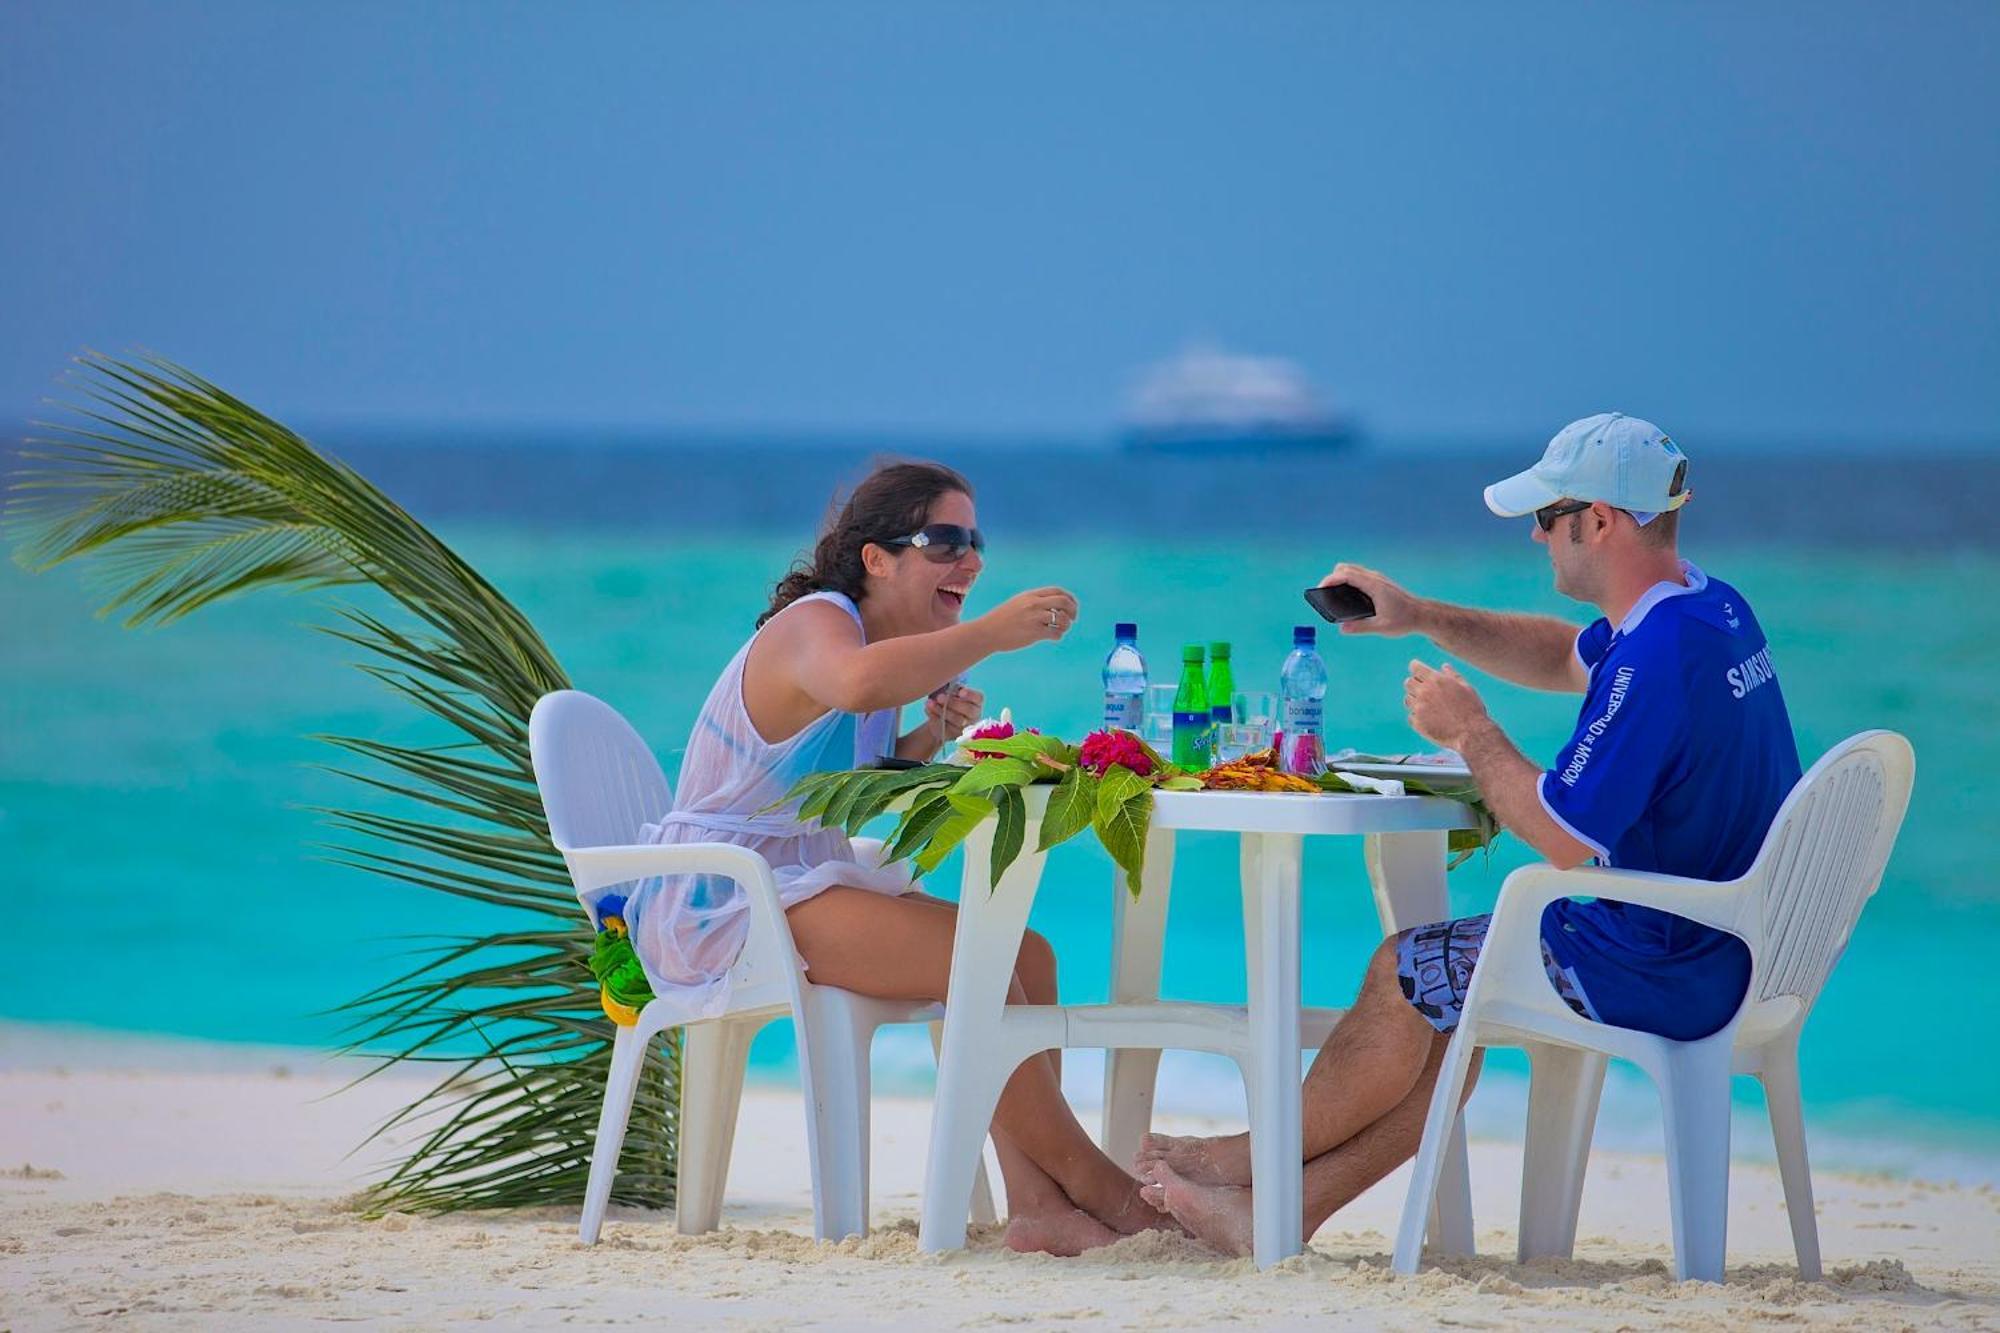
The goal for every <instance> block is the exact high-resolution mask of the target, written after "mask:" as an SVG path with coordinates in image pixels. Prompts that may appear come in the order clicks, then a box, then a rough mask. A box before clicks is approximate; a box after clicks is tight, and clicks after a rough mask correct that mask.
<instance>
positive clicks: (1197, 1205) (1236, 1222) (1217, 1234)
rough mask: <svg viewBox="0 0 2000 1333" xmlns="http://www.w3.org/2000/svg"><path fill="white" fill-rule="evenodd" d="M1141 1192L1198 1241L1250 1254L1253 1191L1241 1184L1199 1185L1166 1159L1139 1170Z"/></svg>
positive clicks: (1222, 1249) (1147, 1200) (1252, 1238)
mask: <svg viewBox="0 0 2000 1333" xmlns="http://www.w3.org/2000/svg"><path fill="white" fill-rule="evenodd" d="M1140 1178H1141V1179H1142V1180H1144V1181H1145V1184H1144V1185H1143V1186H1141V1188H1140V1191H1139V1192H1140V1194H1141V1196H1142V1197H1144V1198H1145V1200H1146V1202H1147V1203H1150V1204H1152V1205H1153V1206H1154V1207H1155V1208H1158V1209H1160V1210H1161V1211H1162V1212H1167V1213H1172V1214H1173V1215H1174V1219H1175V1220H1176V1221H1178V1222H1179V1223H1180V1224H1181V1225H1182V1226H1184V1227H1186V1228H1187V1229H1188V1233H1189V1234H1190V1235H1192V1236H1193V1237H1194V1238H1195V1239H1196V1240H1199V1241H1201V1242H1202V1243H1203V1244H1205V1245H1209V1246H1211V1247H1213V1248H1215V1249H1218V1250H1221V1251H1222V1252H1223V1253H1224V1254H1236V1255H1243V1254H1248V1253H1250V1250H1251V1245H1252V1242H1253V1240H1254V1239H1255V1219H1254V1217H1253V1215H1252V1213H1251V1211H1250V1191H1249V1190H1248V1189H1246V1188H1245V1187H1243V1186H1241V1185H1200V1184H1196V1183H1195V1182H1193V1181H1191V1180H1189V1179H1187V1178H1186V1177H1185V1176H1183V1175H1181V1174H1180V1173H1179V1172H1177V1171H1175V1170H1174V1169H1173V1168H1172V1167H1171V1166H1168V1165H1167V1164H1166V1163H1165V1162H1158V1161H1156V1162H1151V1163H1148V1164H1147V1167H1146V1169H1145V1170H1144V1171H1143V1172H1141V1173H1140Z"/></svg>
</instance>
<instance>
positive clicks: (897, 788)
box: [847, 764, 958, 838]
mask: <svg viewBox="0 0 2000 1333" xmlns="http://www.w3.org/2000/svg"><path fill="white" fill-rule="evenodd" d="M887 777H888V779H889V780H888V781H886V782H878V783H875V784H873V785H872V786H870V788H869V790H868V799H867V800H865V801H856V802H855V803H854V808H853V809H852V810H850V811H848V814H847V836H848V837H850V838H851V837H854V836H855V835H857V834H859V833H860V832H861V830H862V829H863V828H865V827H867V825H868V821H869V820H871V819H873V818H875V817H876V816H877V815H879V814H881V813H882V812H883V811H885V810H887V809H888V808H889V807H890V806H892V805H894V804H895V803H896V802H897V801H899V800H901V799H903V798H904V797H905V796H908V795H909V794H910V793H912V792H915V791H918V790H920V789H922V788H924V787H927V786H943V785H947V784H949V783H951V782H953V781H955V780H956V779H957V777H958V770H957V769H955V768H952V767H950V766H948V765H945V764H929V765H926V766H925V767H923V768H913V769H909V770H907V771H904V772H898V773H890V774H888V775H887Z"/></svg>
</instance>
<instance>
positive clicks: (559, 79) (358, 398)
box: [0, 0, 2000, 442]
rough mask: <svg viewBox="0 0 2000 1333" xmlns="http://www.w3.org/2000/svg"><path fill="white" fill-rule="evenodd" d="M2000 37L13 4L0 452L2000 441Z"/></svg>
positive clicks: (1693, 22)
mask: <svg viewBox="0 0 2000 1333" xmlns="http://www.w3.org/2000/svg"><path fill="white" fill-rule="evenodd" d="M1996 56H2000V6H1993V5H1989V4H1951V3H1926V4H1923V5H1920V6H1909V7H1905V6H1884V5H1878V4H1854V3H1826V4H1811V5H1806V4H1762V5H1757V6H1748V7H1740V6H1735V5H1675V6H1667V5H1582V4H1507V5H1490V4H1485V5H1469V4H1468V5H1452V4H1442V5H1400V4H1395V5H1390V4H1384V5H1374V6H1360V5H1335V4H1261V5H1260V4H1214V5H1192V4H1175V3H1143V4H1127V3H1093V4H1087V5H1076V4H1066V3H1064V4H1008V5H981V6H974V5H959V4H917V3H914V0H913V2H912V3H908V4H891V5H881V4H862V5H856V4H784V3H764V4H755V5H732V6H680V5H671V6H670V5H650V4H649V5H633V6H620V5H609V4H596V5H589V6H556V5H546V6H519V7H510V6H505V5H496V4H479V5H473V4H453V5H442V4H428V5H426V4H415V5H400V4H399V5H391V4H381V3H377V4H341V5H331V4H306V3H299V4H275V5H274V4H268V3H255V4H242V5H237V4H222V3H181V4H172V5H167V4H150V5H132V4H126V3H109V4H105V3H100V4H93V5H88V6H78V5H73V4H57V3H41V2H40V0H35V2H32V3H24V2H23V0H11V2H10V3H9V4H7V5H5V6H4V7H0V181H4V182H5V191H6V203H5V204H4V206H0V256H4V260H0V420H6V419H18V418H19V417H21V416H23V415H26V414H27V413H28V412H29V411H30V410H31V406H32V404H33V403H34V402H35V401H36V400H37V399H38V398H39V397H40V396H42V395H43V394H44V393H46V392H47V391H48V389H49V386H50V384H51V382H52V380H53V378H54V376H55V374H56V373H57V372H58V371H59V370H60V368H61V366H62V364H63V363H64V360H65V358H66V357H67V356H69V355H70V354H71V353H73V352H75V351H76V350H78V349H80V348H83V347H86V346H89V347H97V348H102V349H106V350H117V349H122V348H128V347H135V346H144V347H148V348H152V349H155V350H158V351H160V352H162V353H164V354H166V355H169V356H171V357H173V358H174V359H177V360H180V361H182V362H184V363H186V364H188V365H190V366H192V367H194V368H195V369H197V370H199V371H200V372H202V373H203V374H205V375H207V376H209V377H210V378H213V379H216V380H217V381H219V382H221V383H223V384H224V385H225V386H227V387H229V388H231V389H232V390H233V391H235V392H238V393H240V394H242V395H244V396H245V397H248V398H250V399H251V400H252V401H254V402H257V403H258V404H260V405H261V406H264V407H266V408H267V409H268V410H271V411H273V412H276V413H278V414H279V415H281V416H285V417H288V418H291V419H294V420H299V421H304V422H330V421H384V422H386V421H408V420H417V421H425V422H441V423H443V422H451V423H464V424H508V425H527V426H534V427H540V426H551V427H555V426H576V425H599V424H631V425H646V426H665V427H717V426H720V427H730V428H763V427H801V428H821V427H824V428H835V429H840V430H857V431H858V430H867V429H872V428H892V429H901V430H940V431H952V432H958V433H964V432H968V431H975V432H995V433H1008V432H1038V433H1039V432H1090V431H1097V430H1102V429H1104V428H1105V427H1106V426H1107V425H1108V423H1109V420H1110V418H1111V417H1112V415H1113V414H1114V413H1115V411H1116V409H1117V406H1118V401H1119V398H1120V394H1121V392H1122V389H1123V386H1124V385H1125V384H1126V383H1127V381H1128V379H1129V377H1130V376H1131V374H1132V373H1133V372H1134V370H1135V369H1136V368H1137V367H1139V366H1141V365H1143V364H1144V363H1146V362H1148V361H1150V360H1152V359H1155V358H1157V357H1159V356H1161V355H1164V354H1166V353H1168V352H1170V351H1172V350H1173V349H1174V348H1176V347H1177V346H1179V345H1180V344H1181V343H1182V342H1184V341H1185V340H1187V339H1189V338H1192V337H1201V336H1206V337H1211V338H1214V339H1218V340H1220V341H1221V342H1223V343H1225V344H1227V345H1229V346H1231V347H1236V348H1241V349H1244V350H1249V351H1258V352H1273V353H1281V354H1285V355H1289V356H1293V357H1296V358H1297V359H1299V360H1300V361H1301V362H1303V363H1304V364H1305V365H1306V366H1307V368H1308V369H1309V370H1310V371H1311V373H1312V374H1313V376H1314V377H1315V379H1316V380H1317V381H1318V382H1319V383H1320V384H1321V385H1322V386H1323V387H1324V388H1325V389H1326V390H1328V391H1329V392H1330V393H1331V394H1333V395H1335V396H1337V397H1338V398H1339V399H1340V400H1341V401H1343V402H1345V403H1346V404H1348V405H1350V406H1351V407H1352V408H1353V409H1354V410H1355V411H1357V412H1358V413H1360V414H1361V415H1362V416H1363V417H1364V418H1365V419H1366V420H1367V421H1368V422H1369V423H1370V424H1371V425H1372V426H1374V427H1375V428H1377V429H1378V430H1379V431H1382V432H1385V433H1389V434H1423V433H1465V432H1471V433H1479V434H1492V433H1512V432H1523V433H1526V434H1529V435H1532V436H1534V437H1536V438H1541V437H1545V436H1546V435H1547V434H1548V433H1549V431H1551V430H1552V429H1553V428H1554V427H1555V426H1557V425H1560V424H1561V423H1562V422H1563V421H1565V420H1567V419H1569V418H1570V417H1573V416H1577V415H1581V414H1583V413H1585V412H1590V411H1596V410H1599V409H1600V408H1605V407H1617V408H1620V409H1622V410H1626V411H1631V412H1635V413H1640V414H1644V415H1649V416H1652V417H1654V418H1655V419H1657V420H1659V421H1660V422H1661V423H1662V424H1663V425H1666V426H1667V427H1668V428H1669V429H1670V430H1673V431H1674V432H1675V433H1676V434H1677V435H1679V436H1681V437H1682V438H1684V439H1687V438H1695V437H1698V436H1700V435H1702V434H1707V435H1711V436H1725V435H1726V436H1741V437H1753V438H1784V439H1787V440H1796V439H1801V438H1828V437H1837V438H1840V439H1843V440H1863V439H1870V440H1889V441H1901V440H1911V439H1919V438H1929V439H1945V440H1954V441H1959V442H1971V441H1980V440H1989V441H1990V440H2000V426H1996V424H1995V423H1996V421H2000V374H1997V373H1996V371H2000V92H1996V89H2000V78H1996V64H2000V61H1996Z"/></svg>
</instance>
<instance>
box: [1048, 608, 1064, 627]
mask: <svg viewBox="0 0 2000 1333" xmlns="http://www.w3.org/2000/svg"><path fill="white" fill-rule="evenodd" d="M1049 628H1050V629H1061V628H1062V612H1060V611H1058V610H1056V609H1055V608H1054V607H1053V606H1052V607H1050V608H1049Z"/></svg>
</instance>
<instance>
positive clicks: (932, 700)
mask: <svg viewBox="0 0 2000 1333" xmlns="http://www.w3.org/2000/svg"><path fill="white" fill-rule="evenodd" d="M985 707H986V696H985V695H984V694H982V693H981V692H980V691H978V690H975V689H973V688H972V687H971V686H970V685H942V686H939V687H938V688H937V689H936V690H934V691H932V692H931V694H930V695H929V697H927V698H926V699H925V700H924V721H925V722H927V723H929V724H930V728H931V730H932V731H934V732H936V733H937V735H938V739H939V740H940V741H947V740H950V739H951V738H952V737H953V736H956V735H958V734H959V733H960V732H962V731H964V730H965V729H966V728H967V727H969V726H971V725H972V724H973V723H975V722H977V721H978V720H979V718H980V715H981V711H982V710H983V709H984V708H985Z"/></svg>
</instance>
